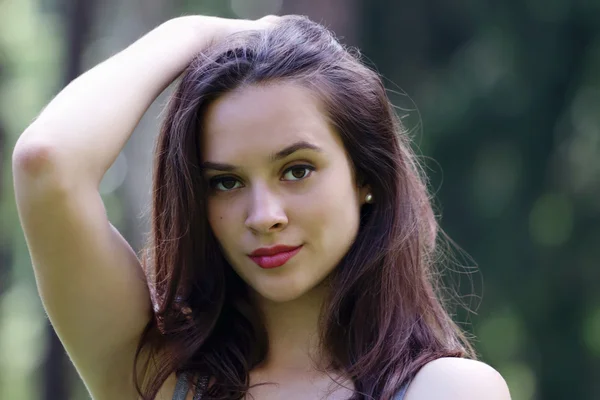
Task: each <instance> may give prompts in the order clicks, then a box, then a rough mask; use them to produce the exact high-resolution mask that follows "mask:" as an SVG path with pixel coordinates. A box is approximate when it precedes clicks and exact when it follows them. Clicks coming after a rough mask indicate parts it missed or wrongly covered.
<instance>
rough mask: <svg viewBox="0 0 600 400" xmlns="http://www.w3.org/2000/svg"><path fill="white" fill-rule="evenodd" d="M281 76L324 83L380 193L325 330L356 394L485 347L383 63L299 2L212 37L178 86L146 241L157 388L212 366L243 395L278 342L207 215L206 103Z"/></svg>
mask: <svg viewBox="0 0 600 400" xmlns="http://www.w3.org/2000/svg"><path fill="white" fill-rule="evenodd" d="M277 82H290V83H294V84H299V85H303V87H306V88H309V89H310V90H312V91H313V92H314V93H315V94H316V95H317V96H318V98H319V99H320V101H321V102H322V104H323V105H324V106H325V110H326V114H327V115H326V117H327V118H328V120H329V122H330V124H331V126H332V127H333V128H334V129H335V131H336V132H337V134H339V135H340V137H341V139H342V140H343V144H344V146H345V149H346V151H347V153H348V155H349V157H350V158H351V160H352V163H353V166H354V168H355V171H356V172H357V176H358V177H359V179H360V181H361V182H363V183H367V184H369V185H370V186H371V188H372V193H373V196H374V198H375V199H376V201H375V203H373V204H369V205H368V206H364V207H363V208H362V210H361V219H360V227H359V231H358V234H357V237H356V240H355V241H354V244H353V245H352V247H351V248H350V250H349V251H348V253H347V254H346V255H345V257H344V258H343V260H342V262H341V263H340V264H339V265H338V266H337V267H336V269H335V270H334V271H333V272H332V275H331V276H330V277H329V278H330V287H331V290H330V294H329V297H328V298H327V300H326V301H325V303H324V304H323V307H322V312H321V319H320V321H321V323H320V338H321V343H322V345H323V346H325V348H326V349H328V352H330V353H331V354H332V361H331V364H330V366H329V367H330V368H329V369H328V371H329V370H335V371H341V372H342V373H343V374H344V375H345V376H347V377H349V378H351V379H352V381H353V383H354V386H355V392H354V395H353V397H352V399H353V400H358V399H367V398H369V399H373V398H375V399H383V400H387V399H391V398H392V396H393V394H394V393H395V392H396V391H397V390H398V389H399V388H400V386H401V385H402V384H403V383H405V382H407V381H408V380H409V379H411V378H412V377H413V376H414V375H415V374H416V372H417V371H418V370H419V368H421V367H422V366H423V365H424V364H426V363H427V362H429V361H432V360H434V359H437V358H440V357H445V356H452V357H463V356H468V357H475V355H474V353H473V350H472V348H471V347H470V345H469V343H468V340H467V339H466V338H465V335H464V334H463V333H462V332H461V330H460V329H459V328H458V327H457V326H456V325H455V324H454V323H453V321H452V320H451V318H450V317H449V315H448V313H447V311H446V310H445V308H444V305H443V304H442V301H441V296H440V292H439V288H438V285H437V283H436V282H437V274H436V271H435V269H434V267H435V265H436V262H435V260H436V258H437V254H438V250H437V248H438V246H436V243H438V242H439V240H438V239H437V237H438V236H439V235H438V225H437V221H436V218H435V215H434V212H433V210H432V205H431V199H430V196H429V194H428V191H427V185H426V180H425V178H424V176H423V174H422V170H421V169H420V168H419V165H418V163H417V160H416V157H415V155H414V153H413V152H412V150H411V145H410V138H409V135H408V132H407V131H406V129H405V128H404V127H403V126H402V124H401V122H400V119H399V118H398V116H397V115H396V113H395V110H394V108H393V106H392V104H391V103H390V101H389V99H388V97H387V94H386V90H385V88H384V85H383V83H382V81H381V79H380V77H379V76H378V74H377V73H375V72H374V71H372V70H371V69H369V68H368V67H367V66H365V65H364V64H363V63H362V62H361V59H360V55H359V53H358V51H356V50H354V49H348V48H346V47H344V46H342V45H341V44H340V43H339V42H338V41H337V40H336V38H335V37H334V36H333V35H332V34H331V32H329V31H328V30H327V29H325V28H324V27H323V26H321V25H319V24H317V23H314V22H312V21H310V20H309V19H308V18H305V17H299V16H288V17H284V18H283V19H282V21H281V22H280V23H279V24H278V25H277V26H275V27H273V28H271V29H269V30H265V31H254V32H244V33H241V34H236V35H234V36H232V37H230V38H228V40H226V41H223V42H220V43H215V44H213V45H212V46H211V47H210V48H209V49H207V50H206V51H204V52H202V53H201V54H199V55H198V56H197V57H196V58H195V59H194V61H193V62H192V63H191V64H190V65H189V67H188V68H187V70H186V71H185V73H184V74H183V77H182V79H181V81H180V83H179V85H178V87H177V88H176V90H175V91H174V93H173V94H172V96H171V98H170V103H169V104H168V107H167V111H166V115H165V119H164V123H163V125H162V129H161V132H160V135H159V138H158V142H157V148H156V155H155V164H154V182H153V203H152V228H151V232H150V235H149V238H148V243H147V246H146V247H145V250H144V252H143V264H144V267H145V269H146V273H147V276H148V283H149V287H150V292H151V295H152V302H153V305H154V318H153V319H152V320H151V321H150V322H149V323H148V325H147V326H146V329H145V331H144V334H143V335H142V337H141V339H140V342H139V345H138V350H137V353H136V362H135V365H134V371H133V373H134V377H136V378H135V384H136V388H137V390H138V392H139V394H140V395H141V396H142V397H143V398H144V399H145V400H149V399H153V398H154V397H155V396H156V394H157V392H158V391H159V389H160V387H161V386H162V384H163V383H164V382H165V380H166V379H167V378H168V376H169V375H170V374H172V373H173V372H175V373H177V374H179V373H184V372H185V373H192V374H194V376H211V377H213V378H214V379H215V384H214V385H213V386H212V389H211V391H210V392H209V395H208V397H207V398H210V399H241V398H242V397H243V396H244V395H245V393H246V392H247V390H248V389H249V372H250V370H252V369H253V368H254V367H255V366H256V365H258V364H259V363H260V362H261V361H262V360H263V359H264V357H265V355H266V353H267V343H268V341H267V337H266V330H265V328H264V325H263V321H262V319H261V316H260V313H259V312H258V310H257V309H256V308H255V307H254V306H253V304H252V303H251V301H250V299H249V295H248V290H247V287H246V285H245V283H244V282H243V281H242V280H241V278H240V277H239V276H237V274H236V273H235V272H234V271H233V269H232V268H231V266H230V265H229V264H228V262H227V261H226V260H225V258H224V255H223V254H222V252H221V250H220V247H219V244H218V242H217V240H216V238H215V237H214V235H213V233H212V231H211V228H210V226H209V223H208V218H207V214H206V213H207V211H206V196H207V184H206V182H205V181H204V178H203V177H202V174H201V169H200V165H201V154H202V141H201V137H202V136H201V135H202V132H203V119H204V116H205V113H206V110H207V107H208V106H209V105H210V104H211V103H212V102H213V101H214V100H215V99H217V98H218V97H219V96H221V95H223V94H225V93H227V92H230V91H232V90H234V89H237V88H240V87H244V86H245V85H260V84H266V83H277ZM146 352H147V354H149V355H150V356H149V358H147V359H146V360H150V362H152V366H151V369H150V364H149V363H146V364H145V366H144V367H143V368H145V370H146V372H147V371H150V370H151V371H152V374H150V375H151V376H150V377H149V378H148V375H147V374H142V375H141V376H146V378H147V379H146V380H144V382H143V384H142V383H141V382H140V379H141V378H139V377H138V374H137V373H138V372H139V370H140V369H139V366H138V362H139V360H140V359H141V354H142V353H144V354H146ZM142 386H143V388H142Z"/></svg>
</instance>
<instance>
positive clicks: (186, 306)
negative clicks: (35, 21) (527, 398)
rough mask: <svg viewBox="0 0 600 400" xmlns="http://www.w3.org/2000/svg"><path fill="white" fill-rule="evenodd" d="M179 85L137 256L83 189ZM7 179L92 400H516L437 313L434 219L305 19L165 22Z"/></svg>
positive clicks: (395, 144)
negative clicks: (145, 238)
mask: <svg viewBox="0 0 600 400" xmlns="http://www.w3.org/2000/svg"><path fill="white" fill-rule="evenodd" d="M182 71H184V74H183V77H182V80H181V82H180V84H179V86H178V88H177V89H176V91H175V92H174V93H173V95H172V97H171V101H170V104H169V106H168V110H167V112H166V117H165V120H164V123H163V127H162V130H161V134H160V136H159V138H158V143H157V149H156V159H155V169H154V190H153V209H152V211H153V214H152V230H151V234H150V236H149V238H148V246H147V247H146V249H145V250H144V252H143V256H142V257H141V260H139V259H138V258H137V257H136V254H135V253H134V252H133V251H132V249H131V247H130V246H128V244H127V243H126V242H125V241H124V240H123V238H122V237H121V236H120V235H119V233H118V232H117V231H116V230H115V229H114V228H113V227H112V225H111V224H110V223H109V222H108V221H107V218H106V215H105V210H104V208H103V205H102V202H101V198H100V196H99V194H98V185H99V182H100V180H101V178H102V176H103V174H104V173H105V172H106V171H107V169H108V168H109V166H110V165H111V164H112V162H113V161H114V159H115V158H116V157H117V155H118V153H119V152H120V151H121V149H122V148H123V146H124V144H125V142H126V141H127V139H128V138H129V136H130V134H131V132H132V131H133V129H134V127H135V126H136V124H137V123H138V121H139V119H140V117H141V116H142V114H143V113H144V112H145V110H146V109H147V107H148V106H149V105H150V104H151V103H152V101H153V100H154V99H155V98H156V97H157V96H158V94H159V93H160V92H161V91H163V89H164V88H165V87H166V86H167V85H168V84H169V83H170V82H172V81H173V80H174V79H175V78H176V77H177V76H178V75H179V74H180V73H181V72H182ZM13 164H14V181H15V190H16V197H17V201H18V207H19V214H20V218H21V221H22V225H23V229H24V231H25V235H26V238H27V243H28V246H29V250H30V253H31V257H32V263H33V265H34V269H35V274H36V279H37V284H38V288H39V293H40V296H41V298H42V300H43V303H44V306H45V308H46V310H47V313H48V315H49V316H50V319H51V321H52V324H53V326H54V328H55V329H56V332H57V333H58V335H59V337H60V339H61V341H62V343H63V344H64V346H65V348H66V350H67V352H68V354H69V356H70V358H71V360H72V362H73V363H74V365H75V366H76V368H77V371H78V372H79V374H80V375H81V378H82V379H83V381H84V382H85V384H86V386H87V388H88V390H89V392H90V393H91V394H92V396H93V398H94V399H98V400H103V399H110V400H115V399H136V398H140V396H141V397H142V398H144V399H155V398H156V399H171V398H173V399H180V400H182V399H192V398H193V399H198V398H203V399H209V398H220V399H241V398H248V399H250V398H255V399H257V400H268V399H286V400H293V399H384V400H390V399H394V398H395V399H401V398H403V399H405V400H424V399H461V400H465V399H466V400H468V399H486V400H505V399H509V397H510V396H509V393H508V389H507V387H506V384H505V382H504V380H503V379H502V377H501V376H500V375H499V374H498V373H497V372H496V371H495V370H493V369H492V368H491V367H489V366H487V365H485V364H483V363H480V362H478V361H473V360H471V359H472V358H474V354H473V352H472V350H471V348H470V347H469V345H468V343H467V342H466V340H464V336H463V335H462V333H461V332H460V330H459V329H458V328H457V327H456V326H455V325H454V324H453V323H452V321H451V319H450V317H449V316H448V314H447V313H446V312H445V310H444V308H443V306H442V304H441V301H440V299H439V298H438V297H437V291H436V286H435V284H434V277H435V272H434V267H435V265H434V262H435V260H436V255H437V253H436V234H437V224H436V220H435V218H434V214H433V212H432V209H431V205H430V200H429V196H428V193H427V190H426V186H425V184H424V180H423V177H422V176H421V175H420V170H419V168H418V165H417V164H416V161H415V158H414V155H413V154H412V152H411V149H410V143H409V140H408V138H407V135H406V132H405V130H404V129H403V127H402V126H401V124H400V123H399V122H398V120H397V118H396V116H395V114H394V110H393V108H392V106H391V105H390V103H389V101H388V99H387V97H386V92H385V90H384V87H383V85H382V83H381V81H380V79H379V77H378V76H377V74H375V73H374V72H372V71H371V70H369V69H368V68H366V67H365V66H364V65H363V64H361V62H360V61H359V58H358V56H357V55H355V54H352V53H351V52H349V51H347V50H346V49H344V48H343V47H342V46H341V45H340V44H339V43H338V42H337V41H336V40H335V39H334V37H333V36H332V35H331V34H330V33H329V32H328V31H327V30H325V29H324V28H323V27H321V26H320V25H318V24H315V23H313V22H311V21H309V20H308V19H306V18H303V17H293V16H289V17H281V18H280V17H273V16H269V17H265V18H262V19H260V20H257V21H247V20H227V19H220V18H211V17H202V16H189V17H180V18H176V19H173V20H170V21H168V22H166V23H164V24H162V25H161V26H159V27H158V28H156V29H155V30H153V31H151V32H150V33H148V34H147V35H146V36H145V37H143V38H141V39H140V40H138V41H137V42H135V43H134V44H133V45H131V46H130V47H129V48H127V49H126V50H124V51H122V52H121V53H119V54H117V55H115V56H114V57H112V58H110V59H108V60H107V61H105V62H103V63H101V64H100V65H98V66H96V67H95V68H93V69H92V70H90V71H88V72H86V73H85V74H83V75H82V76H80V77H79V78H77V79H76V80H74V81H73V82H72V83H71V84H69V85H68V86H67V87H66V88H65V89H64V90H63V91H62V92H61V93H60V94H59V95H58V96H57V97H56V98H55V99H53V100H52V102H51V103H50V104H49V105H48V106H47V107H46V108H45V109H44V111H43V112H42V113H41V115H40V116H39V117H38V118H37V119H36V120H35V122H33V123H32V124H31V126H30V127H29V128H28V129H27V130H26V131H25V132H24V133H23V135H22V137H21V138H20V139H19V141H18V143H17V146H16V148H15V151H14V155H13ZM469 358H471V359H469Z"/></svg>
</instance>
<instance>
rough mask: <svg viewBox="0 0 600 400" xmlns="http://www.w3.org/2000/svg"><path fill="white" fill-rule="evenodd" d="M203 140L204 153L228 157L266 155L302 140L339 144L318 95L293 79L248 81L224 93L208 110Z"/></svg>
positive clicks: (329, 145)
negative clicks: (250, 83)
mask: <svg viewBox="0 0 600 400" xmlns="http://www.w3.org/2000/svg"><path fill="white" fill-rule="evenodd" d="M201 139H202V143H203V146H202V147H203V153H204V154H203V158H204V159H205V160H207V159H209V160H211V161H224V162H226V161H229V160H237V159H238V158H239V157H243V156H245V157H254V156H256V157H261V158H262V157H264V155H265V154H270V153H273V152H276V151H278V150H280V149H281V148H283V147H285V146H288V145H290V144H291V143H294V142H297V141H299V140H304V141H307V142H309V143H312V144H315V145H317V146H319V147H322V148H323V149H328V148H329V149H331V148H332V147H340V146H341V141H340V140H339V138H338V135H337V134H336V133H335V132H334V131H333V129H332V128H331V126H330V124H329V123H328V121H327V118H326V115H325V112H324V109H323V107H322V104H321V102H320V101H319V99H318V98H317V96H315V95H314V94H313V93H312V92H311V91H310V90H309V89H307V88H304V87H302V86H300V85H298V84H293V83H271V84H268V85H250V86H246V87H243V88H240V89H237V90H235V91H232V92H229V93H227V94H225V95H223V96H221V97H220V98H218V99H217V100H216V101H215V102H213V103H212V104H211V105H210V106H209V108H208V110H207V113H206V115H205V118H204V121H203V137H202V138H201ZM240 161H243V160H240Z"/></svg>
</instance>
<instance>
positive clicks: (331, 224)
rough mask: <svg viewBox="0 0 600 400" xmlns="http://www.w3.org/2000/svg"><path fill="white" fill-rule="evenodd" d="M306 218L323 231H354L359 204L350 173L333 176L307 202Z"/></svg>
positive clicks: (316, 189)
mask: <svg viewBox="0 0 600 400" xmlns="http://www.w3.org/2000/svg"><path fill="white" fill-rule="evenodd" d="M303 207H304V208H305V209H306V210H307V215H306V217H310V219H311V221H313V223H314V224H315V225H317V226H320V227H321V228H322V229H327V230H330V229H331V230H336V231H337V232H338V233H339V230H340V229H343V230H352V229H354V226H355V225H357V224H358V218H359V204H358V202H357V193H356V191H355V190H354V189H353V185H352V184H351V179H350V176H349V174H348V173H346V171H344V172H343V173H337V174H331V176H330V177H329V179H327V180H324V181H323V183H322V184H321V185H319V187H317V188H315V191H314V192H313V193H312V195H311V199H310V200H308V201H305V203H304V205H303Z"/></svg>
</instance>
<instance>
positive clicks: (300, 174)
mask: <svg viewBox="0 0 600 400" xmlns="http://www.w3.org/2000/svg"><path fill="white" fill-rule="evenodd" d="M298 172H299V173H298ZM292 175H294V178H302V177H303V176H304V168H296V169H293V170H292Z"/></svg>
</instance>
